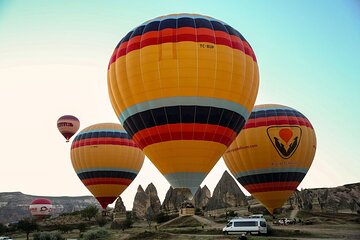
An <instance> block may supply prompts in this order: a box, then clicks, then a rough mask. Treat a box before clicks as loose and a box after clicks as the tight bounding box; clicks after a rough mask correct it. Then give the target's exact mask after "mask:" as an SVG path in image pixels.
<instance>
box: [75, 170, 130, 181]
mask: <svg viewBox="0 0 360 240" xmlns="http://www.w3.org/2000/svg"><path fill="white" fill-rule="evenodd" d="M136 175H137V174H136V173H132V172H123V171H89V172H83V173H79V174H78V177H79V178H80V179H81V180H84V179H90V178H126V179H131V180H134V179H135V177H136Z"/></svg>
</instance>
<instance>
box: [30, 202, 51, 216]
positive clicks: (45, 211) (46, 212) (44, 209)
mask: <svg viewBox="0 0 360 240" xmlns="http://www.w3.org/2000/svg"><path fill="white" fill-rule="evenodd" d="M52 209H53V205H52V202H51V200H49V199H47V198H36V199H34V200H33V201H32V202H31V204H30V206H29V210H30V212H31V215H32V216H33V217H35V218H36V219H38V220H41V219H43V218H45V217H48V216H50V215H51V212H52Z"/></svg>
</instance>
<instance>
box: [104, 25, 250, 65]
mask: <svg viewBox="0 0 360 240" xmlns="http://www.w3.org/2000/svg"><path fill="white" fill-rule="evenodd" d="M204 33H205V34H204ZM183 41H191V42H207V43H212V44H218V45H224V46H228V47H231V48H233V49H238V50H240V51H242V52H244V53H245V54H246V55H249V56H250V57H252V59H253V60H254V62H256V61H257V60H256V56H255V53H254V51H253V50H252V48H251V47H250V45H249V44H248V43H247V42H246V41H242V40H241V39H240V38H239V37H237V36H234V35H230V34H228V33H224V32H221V31H213V30H210V29H206V28H190V27H184V28H178V29H163V30H160V31H150V32H146V33H144V34H143V35H140V36H135V37H133V38H131V39H130V40H129V41H126V42H123V43H121V44H120V46H118V47H117V48H116V49H115V50H114V52H113V54H112V56H111V58H110V62H109V67H110V65H111V64H112V63H113V62H115V61H116V60H117V59H118V58H119V57H121V56H124V55H126V54H127V53H129V52H131V51H134V50H137V49H141V48H143V47H146V46H150V45H157V44H162V43H169V42H173V43H176V42H183Z"/></svg>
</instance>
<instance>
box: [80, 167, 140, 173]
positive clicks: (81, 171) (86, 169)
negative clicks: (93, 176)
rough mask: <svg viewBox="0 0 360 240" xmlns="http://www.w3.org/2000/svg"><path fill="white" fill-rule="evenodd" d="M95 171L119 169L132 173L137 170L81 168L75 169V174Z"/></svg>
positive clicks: (116, 169) (119, 169)
mask: <svg viewBox="0 0 360 240" xmlns="http://www.w3.org/2000/svg"><path fill="white" fill-rule="evenodd" d="M95 171H112V172H115V171H119V172H130V173H134V174H138V173H139V171H135V170H132V169H128V168H81V169H79V170H77V171H76V174H80V173H85V172H95Z"/></svg>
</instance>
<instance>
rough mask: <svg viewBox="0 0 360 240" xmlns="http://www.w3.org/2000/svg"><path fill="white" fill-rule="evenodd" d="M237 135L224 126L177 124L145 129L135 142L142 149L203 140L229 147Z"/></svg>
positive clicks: (135, 137) (134, 138) (135, 138)
mask: <svg viewBox="0 0 360 240" xmlns="http://www.w3.org/2000/svg"><path fill="white" fill-rule="evenodd" d="M236 135H237V134H236V132H235V131H233V130H231V129H229V128H226V127H223V126H215V125H210V124H199V123H177V124H166V125H161V126H155V127H151V128H146V129H143V130H141V131H139V132H137V133H136V134H135V135H134V136H133V140H134V141H135V142H136V143H137V144H138V145H139V146H140V148H142V149H143V148H145V147H146V146H148V145H151V144H154V143H159V142H165V141H172V140H203V141H212V142H218V143H221V144H224V145H226V146H229V145H230V144H231V143H232V141H233V140H234V139H235V138H236Z"/></svg>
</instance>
